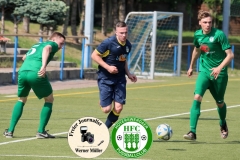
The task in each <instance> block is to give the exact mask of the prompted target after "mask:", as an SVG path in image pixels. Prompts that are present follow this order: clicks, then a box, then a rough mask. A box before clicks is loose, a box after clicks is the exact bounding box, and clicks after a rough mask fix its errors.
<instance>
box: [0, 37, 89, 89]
mask: <svg viewBox="0 0 240 160" xmlns="http://www.w3.org/2000/svg"><path fill="white" fill-rule="evenodd" d="M1 36H4V37H6V36H14V57H13V72H12V83H13V84H16V82H15V80H16V66H17V54H18V51H17V49H18V37H20V36H23V37H39V42H43V38H48V37H49V36H46V35H31V34H2V35H1ZM65 37H66V39H67V38H82V57H81V58H82V59H81V67H80V79H83V74H84V71H83V68H84V66H83V64H84V63H83V60H84V48H85V45H86V44H85V39H87V38H88V37H86V36H65ZM65 46H66V43H65V44H64V45H63V47H62V54H61V65H60V66H61V68H60V77H59V78H60V80H61V81H62V80H63V73H64V72H63V66H64V57H65V56H64V55H65Z"/></svg>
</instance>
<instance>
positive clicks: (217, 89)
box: [194, 72, 228, 104]
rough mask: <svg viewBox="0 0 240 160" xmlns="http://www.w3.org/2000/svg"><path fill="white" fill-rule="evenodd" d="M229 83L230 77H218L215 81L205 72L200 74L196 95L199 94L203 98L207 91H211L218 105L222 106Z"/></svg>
mask: <svg viewBox="0 0 240 160" xmlns="http://www.w3.org/2000/svg"><path fill="white" fill-rule="evenodd" d="M227 83H228V75H225V76H218V78H217V79H214V78H213V77H211V76H210V75H208V74H207V73H205V72H199V74H198V78H197V81H196V86H195V92H194V94H199V95H200V96H202V97H203V95H204V93H205V91H206V90H207V89H209V91H210V93H211V94H212V96H213V98H214V99H215V101H216V103H219V104H220V103H223V102H224V95H225V91H226V88H227Z"/></svg>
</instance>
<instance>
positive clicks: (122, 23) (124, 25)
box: [116, 21, 127, 28]
mask: <svg viewBox="0 0 240 160" xmlns="http://www.w3.org/2000/svg"><path fill="white" fill-rule="evenodd" d="M117 27H127V24H126V23H125V22H122V21H119V22H117V23H116V28H117Z"/></svg>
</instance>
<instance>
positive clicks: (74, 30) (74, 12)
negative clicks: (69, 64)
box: [71, 0, 78, 43]
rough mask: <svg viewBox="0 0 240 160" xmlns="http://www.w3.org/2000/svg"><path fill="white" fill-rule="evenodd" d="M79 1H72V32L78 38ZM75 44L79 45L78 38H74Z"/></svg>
mask: <svg viewBox="0 0 240 160" xmlns="http://www.w3.org/2000/svg"><path fill="white" fill-rule="evenodd" d="M77 2H78V1H77V0H72V5H71V6H72V13H71V32H72V35H73V36H77V7H78V3H77ZM74 40H75V42H76V43H78V38H74Z"/></svg>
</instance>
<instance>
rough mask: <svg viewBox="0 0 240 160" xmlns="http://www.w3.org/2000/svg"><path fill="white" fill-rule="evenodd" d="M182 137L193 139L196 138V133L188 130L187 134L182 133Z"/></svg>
mask: <svg viewBox="0 0 240 160" xmlns="http://www.w3.org/2000/svg"><path fill="white" fill-rule="evenodd" d="M183 138H185V139H187V140H192V141H195V140H196V139H197V135H196V134H195V133H193V132H192V131H190V132H188V133H187V134H185V135H183Z"/></svg>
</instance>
